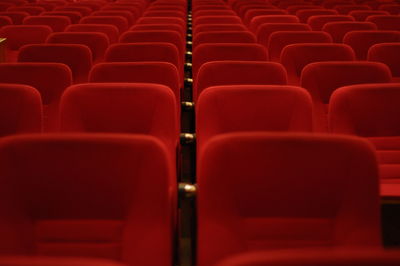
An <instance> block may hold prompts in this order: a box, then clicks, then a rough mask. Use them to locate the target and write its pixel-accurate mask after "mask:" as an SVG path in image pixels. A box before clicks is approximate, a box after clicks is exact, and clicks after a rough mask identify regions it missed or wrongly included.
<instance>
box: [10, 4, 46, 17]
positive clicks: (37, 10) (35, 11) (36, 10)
mask: <svg viewBox="0 0 400 266" xmlns="http://www.w3.org/2000/svg"><path fill="white" fill-rule="evenodd" d="M7 11H10V12H26V13H29V15H31V16H38V15H40V14H41V13H42V12H44V11H45V9H44V8H43V7H39V6H15V7H10V8H8V9H7Z"/></svg>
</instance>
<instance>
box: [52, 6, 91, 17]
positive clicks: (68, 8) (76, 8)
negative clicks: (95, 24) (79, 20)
mask: <svg viewBox="0 0 400 266" xmlns="http://www.w3.org/2000/svg"><path fill="white" fill-rule="evenodd" d="M54 11H73V12H79V13H80V14H81V16H82V17H84V16H89V15H90V13H92V9H91V8H89V7H84V6H61V7H56V8H54Z"/></svg>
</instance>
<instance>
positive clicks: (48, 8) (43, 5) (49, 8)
mask: <svg viewBox="0 0 400 266" xmlns="http://www.w3.org/2000/svg"><path fill="white" fill-rule="evenodd" d="M24 6H25V7H29V6H33V7H41V8H43V9H44V10H45V11H44V12H47V11H52V10H53V9H54V8H55V7H56V5H55V4H52V3H50V2H46V1H41V2H36V3H28V4H25V5H24Z"/></svg>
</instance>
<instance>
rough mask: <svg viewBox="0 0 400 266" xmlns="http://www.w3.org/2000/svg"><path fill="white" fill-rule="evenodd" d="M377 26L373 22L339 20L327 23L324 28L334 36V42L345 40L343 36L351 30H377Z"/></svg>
mask: <svg viewBox="0 0 400 266" xmlns="http://www.w3.org/2000/svg"><path fill="white" fill-rule="evenodd" d="M376 29H377V27H376V25H375V24H374V23H371V22H359V21H339V22H329V23H326V24H325V25H324V26H323V27H322V30H323V31H325V32H327V33H329V34H330V35H331V36H332V39H333V41H334V42H339V43H340V42H343V37H344V35H346V33H348V32H349V31H353V30H376Z"/></svg>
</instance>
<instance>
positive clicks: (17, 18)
mask: <svg viewBox="0 0 400 266" xmlns="http://www.w3.org/2000/svg"><path fill="white" fill-rule="evenodd" d="M0 16H6V17H9V18H10V19H11V20H12V22H13V24H14V25H21V24H22V21H23V20H24V18H26V17H28V16H29V13H27V12H17V11H14V12H12V11H1V12H0Z"/></svg>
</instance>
